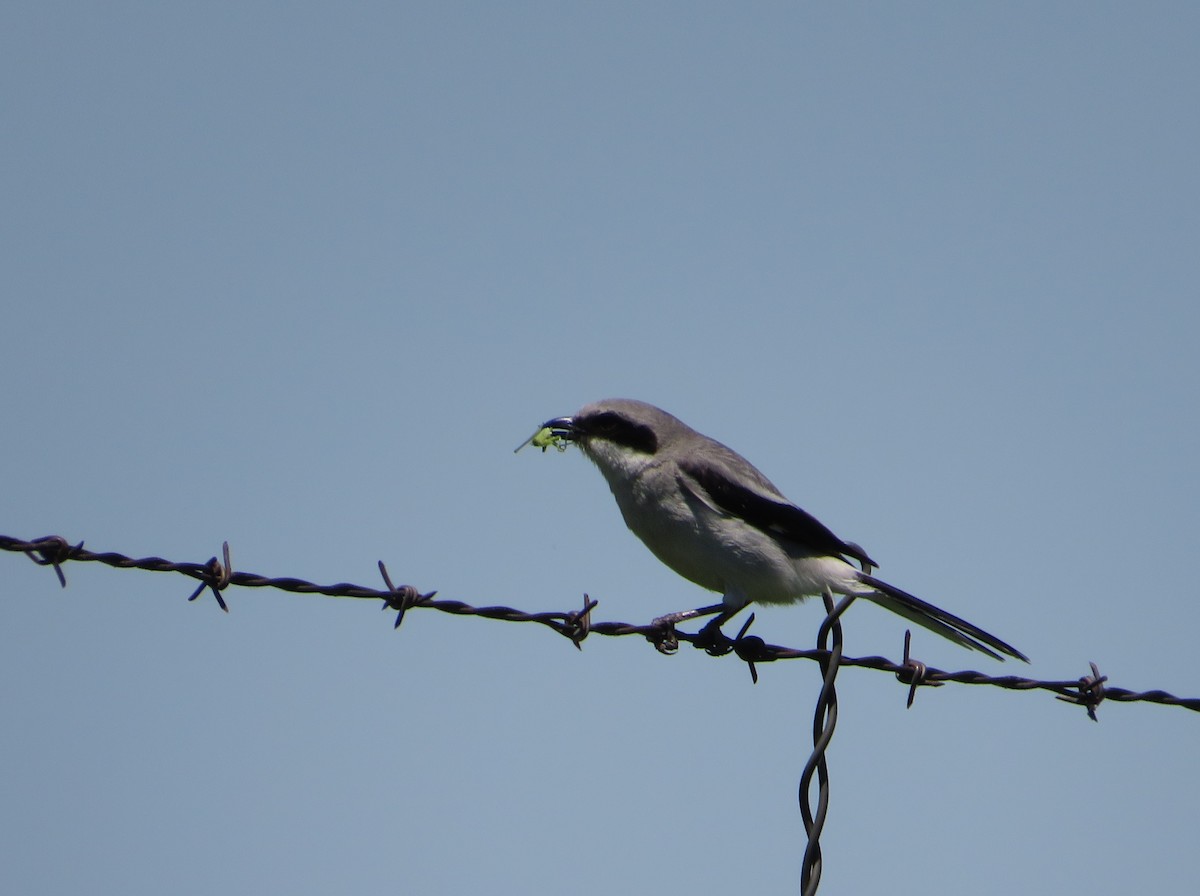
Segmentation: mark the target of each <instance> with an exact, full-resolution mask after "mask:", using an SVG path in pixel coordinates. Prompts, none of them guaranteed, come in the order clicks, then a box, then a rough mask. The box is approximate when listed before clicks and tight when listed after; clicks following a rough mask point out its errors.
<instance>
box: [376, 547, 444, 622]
mask: <svg viewBox="0 0 1200 896" xmlns="http://www.w3.org/2000/svg"><path fill="white" fill-rule="evenodd" d="M379 574H380V575H381V576H383V583H384V584H385V585H387V593H386V594H385V595H384V597H383V607H382V609H384V610H389V609H390V610H395V611H396V622H395V624H394V625H393V626H392V628H393V630H394V629H398V628H399V627H400V623H401V622H403V621H404V614H405V613H407V612H408V611H409V610H411V609H412V608H413V607H419V606H421V605H422V604H425V603H428V602H429V601H431V600H433V597H434V595H435V594H437V592H436V591H430V592H429V593H428V594H422V593H421V592H420V591H418V590H417V589H416V588H414V587H413V586H412V585H401V586H400V587H399V588H397V587H396V586H395V585H393V584H392V577H391V576H389V575H388V571H387V567H386V566H384V563H383V561H382V560H380V561H379Z"/></svg>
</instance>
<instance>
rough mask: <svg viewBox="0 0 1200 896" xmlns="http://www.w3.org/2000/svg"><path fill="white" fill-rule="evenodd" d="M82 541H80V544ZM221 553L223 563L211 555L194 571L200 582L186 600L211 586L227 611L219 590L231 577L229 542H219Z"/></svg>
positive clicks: (227, 585)
mask: <svg viewBox="0 0 1200 896" xmlns="http://www.w3.org/2000/svg"><path fill="white" fill-rule="evenodd" d="M82 543H83V542H80V544H82ZM221 554H222V556H223V557H224V558H225V562H224V563H222V562H221V561H220V560H218V559H217V558H216V557H212V558H211V559H209V561H208V563H206V564H204V566H202V567H200V568H199V569H198V570H197V571H196V572H195V573H194V575H195V576H196V578H198V579H200V584H199V585H197V586H196V590H195V591H193V592H192V595H191V597H189V598H188V600H189V601H193V600H195V599H196V598H198V597H199V596H200V594H201V592H203V591H204V589H205V588H211V589H212V593H213V597H215V598H216V599H217V605H218V606H219V607H220V608H221V609H222V610H224V611H225V612H226V613H228V612H229V607H228V606H227V605H226V603H225V598H223V597H222V596H221V592H222V591H224V590H225V589H226V588H228V587H229V583H230V581H232V579H233V567H232V566H231V565H230V563H229V542H227V541H226V542H223V543H222V544H221Z"/></svg>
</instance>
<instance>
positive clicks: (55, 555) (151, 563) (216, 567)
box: [0, 535, 1200, 719]
mask: <svg viewBox="0 0 1200 896" xmlns="http://www.w3.org/2000/svg"><path fill="white" fill-rule="evenodd" d="M83 544H84V543H83V542H82V541H81V542H79V543H78V544H71V543H70V542H69V541H67V539H65V538H63V537H61V536H58V535H49V536H46V537H43V538H35V539H32V540H28V541H27V540H23V539H18V538H12V537H10V536H6V535H0V550H4V551H11V552H17V553H23V554H25V555H26V556H27V557H29V559H30V560H32V561H33V562H34V563H36V564H38V565H39V566H49V567H52V568H53V569H54V572H55V575H56V576H57V577H58V581H59V584H60V585H62V586H63V587H65V586H66V583H67V579H66V575H65V573H64V571H63V567H64V566H65V565H66V564H67V563H70V562H75V563H100V564H103V565H105V566H110V567H114V568H117V569H143V570H148V571H152V572H174V573H178V574H181V575H185V576H188V577H189V578H192V579H195V580H196V581H197V582H198V583H199V584H198V585H197V587H196V589H195V590H194V591H193V592H192V594H191V596H190V597H189V598H188V600H191V601H194V600H195V599H196V598H198V597H199V596H200V595H201V594H203V593H204V590H205V589H206V588H207V589H209V590H210V591H212V593H213V596H214V597H215V598H216V601H217V605H218V606H219V607H220V608H221V609H222V610H225V611H226V612H228V610H229V606H228V604H227V603H226V600H225V596H226V595H227V594H228V593H229V590H230V589H231V588H235V587H240V588H273V589H276V590H280V591H285V592H290V593H294V594H320V595H324V596H327V597H343V598H359V599H361V598H366V599H372V600H379V601H382V602H383V606H384V608H385V609H391V610H395V611H396V614H397V615H396V622H395V625H396V626H397V627H398V626H399V624H400V623H401V622H402V621H403V620H404V618H405V614H407V613H408V612H409V611H410V610H416V609H422V610H436V611H438V612H441V613H450V614H452V615H456V616H479V617H482V618H485V619H496V620H500V621H504V622H532V623H536V624H538V625H543V626H545V627H547V628H550V629H553V630H554V631H556V632H558V633H559V634H560V635H562V636H563V637H565V638H567V639H568V640H569V641H570V642H571V643H572V644H574V645H575V647H576V648H578V649H582V647H583V641H584V640H585V639H586V638H587V637H588V636H589V635H603V636H606V637H620V636H628V635H636V636H640V637H643V638H645V639H646V640H648V641H649V642H650V643H651V644H653V645H654V646H655V648H656V649H657V650H659V651H660V652H662V653H668V654H670V653H675V652H676V651H677V650H678V649H679V645H680V644H681V643H685V642H686V643H690V644H692V645H693V646H695V647H697V648H699V649H702V650H704V651H705V652H706V653H708V654H709V655H711V656H717V657H720V656H726V655H728V654H730V653H732V654H734V655H735V656H737V658H738V659H739V660H741V661H742V662H744V663H746V665H747V667H748V668H749V671H750V677H751V680H752V681H755V682H756V681H758V666H759V665H761V664H762V663H769V662H776V661H778V660H788V659H804V660H813V661H816V662H817V663H818V664H822V663H827V662H828V661H829V659H830V656H831V650H830V649H829V648H826V647H824V646H821V645H822V644H824V643H825V642H823V641H818V647H817V648H816V649H809V650H802V649H796V648H791V647H782V646H779V645H775V644H768V643H766V642H765V641H763V639H762V638H759V637H758V636H755V635H748V634H747V632H748V631H749V629H750V626H751V625H752V624H753V622H754V615H753V614H751V615H750V616H749V618H748V619H747V620H746V622H745V624H744V625H743V626H742V628H741V630H740V631H739V632H738V634H737V636H736V637H734V638H729V637H727V636H726V635H725V634H723V633H722V632H721V631H720V630H719V629H711V630H703V629H702V630H701V631H700V632H698V633H694V634H693V633H690V632H685V631H677V630H676V629H675V628H674V626H669V627H665V626H663V625H661V624H660V625H653V624H651V625H634V624H631V623H626V622H596V621H593V619H592V611H593V610H594V609H595V608H596V606H597V601H595V600H593V599H592V598H590V597H588V596H587V595H584V597H583V605H582V608H581V609H578V610H575V611H572V612H561V611H560V612H543V613H526V612H523V611H521V610H517V609H514V608H512V607H506V606H484V607H476V606H472V605H470V604H467V603H463V602H462V601H455V600H437V599H435V595H436V594H437V592H436V591H428V592H423V591H421V590H420V589H418V588H416V587H415V586H412V585H401V586H398V587H397V586H395V585H394V584H393V583H392V580H391V578H390V576H389V575H388V573H387V569H386V567H385V566H384V565H383V564H382V563H380V564H379V572H380V574H381V575H382V576H383V582H384V585H385V586H386V587H385V588H384V589H378V588H368V587H365V586H363V585H355V584H351V583H347V582H342V583H339V584H336V585H319V584H316V583H313V582H308V581H305V580H303V579H297V578H286V577H284V578H271V577H267V576H262V575H258V574H256V573H248V572H239V571H236V570H234V569H233V568H232V564H231V561H230V553H229V544H228V543H225V544H224V545H223V546H222V552H221V559H218V558H216V557H212V558H210V559H209V560H208V562H207V563H176V562H173V561H170V560H164V559H162V558H161V557H143V558H134V557H129V556H126V555H124V554H118V553H111V552H110V553H98V552H95V551H90V550H87V549H86V548H84V546H83ZM846 605H847V606H848V604H846ZM845 609H846V606H842V605H839V606H838V607H835V608H834V610H833V611H832V614H831V616H828V617H827V618H826V620H825V622H824V624H823V626H822V629H823V631H825V630H826V629H830V630H831V629H832V626H833V625H834V624H835V623H836V622H837V619H838V616H840V614H841V613H842V612H843V611H844V610H845ZM838 665H840V666H842V667H845V666H857V667H859V668H865V669H872V670H876V671H881V672H889V673H891V674H892V675H894V676H896V678H897V679H898V680H899V681H900V682H902V683H903V684H906V685H908V703H909V705H910V706H911V705H912V701H913V698H914V696H915V694H916V689H917V688H918V687H940V686H942V685H944V684H946V683H948V682H955V683H958V684H968V685H988V686H991V687H999V688H1004V689H1006V690H1014V691H1031V690H1043V691H1050V692H1051V693H1053V694H1055V695H1056V696H1057V697H1058V698H1059V699H1061V700H1063V701H1064V702H1067V703H1071V704H1074V705H1077V706H1083V707H1085V708H1086V710H1087V712H1088V715H1089V717H1091V718H1093V719H1094V718H1096V708H1097V707H1098V706H1099V705H1100V702H1101V701H1103V700H1107V701H1109V702H1110V703H1139V702H1140V703H1155V704H1158V705H1162V706H1180V707H1183V708H1184V709H1190V710H1192V711H1193V712H1200V698H1190V697H1176V696H1175V695H1173V694H1169V693H1167V692H1166V691H1161V690H1153V691H1141V692H1137V691H1130V690H1126V689H1124V688H1115V687H1108V686H1107V685H1106V681H1107V679H1106V677H1105V676H1103V675H1101V674H1100V670H1099V669H1098V668H1097V666H1096V665H1095V664H1092V666H1091V671H1092V674H1091V675H1088V676H1084V677H1082V678H1078V679H1073V680H1065V681H1042V680H1038V679H1031V678H1022V677H1019V676H1015V675H1005V676H991V675H984V674H983V673H981V672H973V671H960V672H947V671H944V670H941V669H936V668H934V667H932V666H928V665H926V664H925V663H922V662H920V661H919V660H916V659H914V658H913V656H912V654H911V634H908V633H906V636H905V648H904V657H903V660H902V661H901V662H899V663H896V662H893V661H892V660H889V659H887V658H885V657H881V656H867V657H851V656H841V657H840V662H839V663H838Z"/></svg>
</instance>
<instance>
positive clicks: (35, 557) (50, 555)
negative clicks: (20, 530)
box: [24, 535, 83, 588]
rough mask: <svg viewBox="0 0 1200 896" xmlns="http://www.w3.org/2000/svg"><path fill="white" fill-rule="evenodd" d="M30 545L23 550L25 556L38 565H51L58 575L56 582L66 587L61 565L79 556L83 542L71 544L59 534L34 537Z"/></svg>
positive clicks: (65, 578)
mask: <svg viewBox="0 0 1200 896" xmlns="http://www.w3.org/2000/svg"><path fill="white" fill-rule="evenodd" d="M30 545H31V546H30V548H29V549H28V550H26V551H25V552H24V553H25V556H26V557H28V558H29V559H30V560H32V561H33V562H34V563H36V564H37V565H38V566H53V567H54V574H55V575H56V576H58V584H59V585H61V586H62V587H63V588H66V587H67V577H66V575H64V574H63V571H62V565H63V564H64V563H66V562H67V561H68V560H71V559H73V558H75V557H77V556H79V552H80V551H82V550H83V542H82V541H81V542H79V544H77V545H74V546H72V545H71V544H70V543H68V542H67V540H66V539H65V538H63V537H62V536H61V535H47V536H46V537H45V538H35V539H34V540H33V541H32V542H30Z"/></svg>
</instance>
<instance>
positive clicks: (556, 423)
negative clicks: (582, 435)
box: [542, 417, 579, 442]
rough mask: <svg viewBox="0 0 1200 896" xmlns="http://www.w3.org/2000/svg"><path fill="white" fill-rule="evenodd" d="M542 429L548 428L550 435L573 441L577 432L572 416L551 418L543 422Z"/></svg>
mask: <svg viewBox="0 0 1200 896" xmlns="http://www.w3.org/2000/svg"><path fill="white" fill-rule="evenodd" d="M542 429H548V430H550V433H551V435H553V436H555V437H556V438H559V439H566V440H567V441H568V442H571V441H574V439H575V436H576V435H578V434H579V428H578V427H576V425H575V418H574V417H555V418H554V419H553V420H547V421H546V422H545V423H543V424H542Z"/></svg>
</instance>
